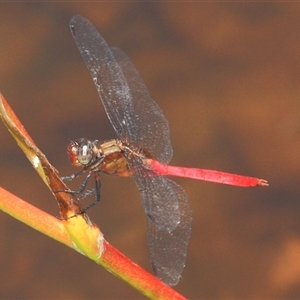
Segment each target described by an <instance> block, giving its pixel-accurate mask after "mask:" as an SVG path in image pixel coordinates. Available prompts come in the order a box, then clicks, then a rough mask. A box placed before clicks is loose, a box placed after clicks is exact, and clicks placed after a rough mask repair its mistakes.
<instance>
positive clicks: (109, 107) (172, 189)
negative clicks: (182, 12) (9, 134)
mask: <svg viewBox="0 0 300 300" xmlns="http://www.w3.org/2000/svg"><path fill="white" fill-rule="evenodd" d="M70 30H71V33H72V35H73V38H74V40H75V42H76V44H77V47H78V49H79V52H80V54H81V56H82V58H83V60H84V62H85V64H86V66H87V68H88V70H89V72H90V74H91V76H92V78H93V81H94V84H95V87H96V89H97V92H98V94H99V97H100V99H101V101H102V104H103V106H104V109H105V112H106V114H107V116H108V118H109V120H110V122H111V124H112V126H113V128H114V130H115V132H116V135H117V138H116V139H112V140H110V141H106V142H99V141H98V140H95V141H90V140H88V139H86V138H82V139H79V140H77V141H71V142H70V144H69V145H68V154H69V158H70V160H71V163H72V164H73V165H74V166H77V167H81V170H80V171H79V172H77V173H74V174H72V175H70V176H66V177H63V179H64V180H73V179H74V178H77V177H79V176H80V175H82V174H83V173H87V176H86V178H85V180H84V182H83V183H82V185H81V187H80V189H79V190H77V191H73V190H66V191H65V192H69V193H74V194H81V198H84V197H86V196H87V195H89V194H92V193H95V201H94V202H93V203H92V204H90V205H89V206H87V207H86V208H85V209H83V210H82V211H81V212H80V213H83V212H85V211H86V210H87V209H88V208H90V207H91V206H93V205H95V204H96V203H97V202H99V200H100V188H101V179H100V175H101V173H106V174H110V175H116V176H120V177H129V176H131V177H133V179H134V181H135V183H136V185H137V188H138V190H139V193H140V196H141V200H142V206H143V208H144V211H145V214H146V217H147V240H148V247H149V253H150V261H151V266H152V269H153V271H154V273H155V275H156V276H157V277H158V278H159V279H161V280H162V281H163V282H165V283H166V284H168V285H170V286H174V285H176V284H177V283H178V281H179V280H180V278H181V274H182V271H183V268H184V266H185V263H186V255H187V248H188V243H189V239H190V235H191V223H192V211H191V208H190V206H189V203H188V198H187V194H186V192H185V191H184V189H183V188H182V187H180V186H179V185H178V184H177V183H175V182H174V181H172V180H170V179H168V178H166V177H165V176H164V175H174V176H180V177H188V178H194V179H199V180H206V181H212V182H217V183H223V184H230V185H235V186H241V187H254V186H267V185H268V183H267V181H266V180H263V179H258V178H254V177H247V176H241V175H236V174H229V173H224V172H219V171H213V170H204V169H196V168H184V167H175V166H169V165H168V163H169V162H170V160H171V158H172V155H173V149H172V145H171V141H170V130H169V124H168V121H167V120H166V118H165V116H164V114H163V112H162V110H161V109H160V108H159V106H158V105H157V104H156V102H155V101H154V100H153V99H152V98H151V97H150V95H149V92H148V90H147V88H146V86H145V84H144V82H143V80H142V78H141V76H140V75H139V73H138V71H137V70H136V69H135V67H134V66H133V64H132V63H131V61H130V59H129V58H128V57H127V56H126V55H125V54H124V53H123V52H122V51H121V50H120V49H118V48H115V47H109V46H108V44H107V43H106V41H105V40H104V39H103V37H102V36H101V35H100V33H99V32H98V31H97V30H96V28H95V27H94V26H93V25H92V24H91V23H90V22H89V21H88V20H87V19H85V18H84V17H82V16H80V15H76V16H74V17H72V19H71V21H70ZM92 174H93V175H94V179H95V188H93V189H92V190H89V191H86V192H85V193H84V191H85V189H86V186H87V182H88V180H89V178H90V177H91V175H92Z"/></svg>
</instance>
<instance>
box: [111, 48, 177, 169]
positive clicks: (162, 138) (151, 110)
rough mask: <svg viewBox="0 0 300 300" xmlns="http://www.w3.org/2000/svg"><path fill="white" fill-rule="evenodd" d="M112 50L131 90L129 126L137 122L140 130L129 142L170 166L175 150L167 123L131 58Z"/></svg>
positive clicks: (114, 49)
mask: <svg viewBox="0 0 300 300" xmlns="http://www.w3.org/2000/svg"><path fill="white" fill-rule="evenodd" d="M111 50H112V52H113V54H114V56H115V58H116V60H117V61H118V63H119V65H120V67H121V68H122V71H123V74H124V77H125V78H126V80H127V84H128V87H129V90H130V96H131V99H128V102H130V103H131V107H130V109H131V111H128V113H129V116H130V118H131V119H130V121H129V122H131V123H132V122H134V125H135V128H136V129H137V132H135V134H134V135H135V136H132V137H130V139H131V140H132V141H133V142H137V143H138V144H139V145H140V146H142V147H143V148H146V149H148V150H150V152H151V154H152V155H153V157H154V158H155V159H157V160H159V161H161V162H164V163H166V164H167V163H169V162H170V160H171V158H172V156H173V149H172V145H171V140H170V129H169V124H168V121H167V120H166V118H165V116H164V114H163V112H162V110H161V109H160V108H159V106H158V105H157V104H156V102H155V101H154V100H153V99H152V98H151V96H150V94H149V91H148V89H147V87H146V85H145V83H144V81H143V79H142V78H141V76H140V74H139V72H138V71H137V70H136V68H135V67H134V65H133V64H132V62H131V61H130V59H129V58H128V56H127V55H126V54H125V53H124V52H123V51H122V50H120V49H119V48H114V47H113V48H111ZM130 125H131V124H130ZM130 125H129V126H130Z"/></svg>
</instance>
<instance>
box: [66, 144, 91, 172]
mask: <svg viewBox="0 0 300 300" xmlns="http://www.w3.org/2000/svg"><path fill="white" fill-rule="evenodd" d="M94 147H95V145H94V143H92V142H91V141H89V140H87V139H80V140H77V141H75V142H73V141H71V142H70V144H69V145H68V155H69V158H70V160H71V164H72V165H73V166H76V167H86V166H89V165H90V164H91V163H93V161H94V158H95V152H94Z"/></svg>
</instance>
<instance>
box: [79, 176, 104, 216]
mask: <svg viewBox="0 0 300 300" xmlns="http://www.w3.org/2000/svg"><path fill="white" fill-rule="evenodd" d="M94 175H95V188H94V189H92V190H89V191H87V193H86V194H85V195H84V198H85V197H86V196H88V195H90V194H92V193H93V192H94V193H95V201H94V202H93V203H91V204H89V205H88V206H86V207H85V208H84V209H82V210H81V211H80V212H79V213H78V214H82V213H84V212H86V211H87V210H88V209H90V208H91V207H93V206H95V205H96V204H97V203H98V202H99V201H100V188H101V178H100V175H99V172H95V173H94ZM81 199H82V198H81Z"/></svg>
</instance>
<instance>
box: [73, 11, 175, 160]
mask: <svg viewBox="0 0 300 300" xmlns="http://www.w3.org/2000/svg"><path fill="white" fill-rule="evenodd" d="M70 29H71V32H72V35H73V37H74V40H75V42H76V44H77V47H78V49H79V51H80V53H81V56H82V57H83V60H84V62H85V64H86V66H87V68H88V69H89V71H90V73H91V75H92V78H93V80H94V84H95V86H96V89H97V91H98V94H99V96H100V98H101V101H102V103H103V106H104V108H105V111H106V114H107V116H108V118H109V120H110V122H111V124H112V126H113V127H114V129H115V131H116V133H117V135H118V137H119V138H120V139H121V140H124V139H126V138H129V140H130V141H131V142H133V143H136V144H139V145H140V146H142V147H144V148H147V149H148V150H150V152H152V154H153V156H154V157H155V158H156V159H158V160H159V161H162V162H164V163H168V162H169V161H170V159H171V157H172V154H173V152H172V146H171V142H170V131H169V125H168V122H167V121H166V119H165V117H164V115H163V113H162V111H161V110H160V108H159V107H158V105H157V104H156V103H155V102H154V101H153V100H152V99H151V97H150V95H149V93H148V90H147V88H146V86H145V85H144V83H143V81H142V79H141V77H140V75H139V73H138V72H137V70H136V69H135V68H134V66H133V65H132V63H131V62H130V60H129V58H128V57H127V56H126V55H125V54H124V53H123V52H122V51H121V50H118V49H116V48H113V49H111V48H110V47H109V46H108V45H107V43H106V42H105V40H104V39H103V37H102V36H101V35H100V33H99V32H98V31H97V30H96V29H95V27H94V26H93V25H92V24H91V23H90V22H89V21H88V20H87V19H85V18H83V17H81V16H78V15H77V16H74V17H73V18H72V19H71V21H70Z"/></svg>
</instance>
